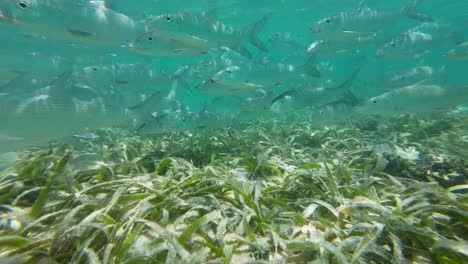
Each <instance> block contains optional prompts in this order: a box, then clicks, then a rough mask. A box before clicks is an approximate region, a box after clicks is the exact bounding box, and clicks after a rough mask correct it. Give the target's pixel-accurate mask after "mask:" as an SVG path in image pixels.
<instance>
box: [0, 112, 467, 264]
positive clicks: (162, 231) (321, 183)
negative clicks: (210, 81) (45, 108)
mask: <svg viewBox="0 0 468 264" xmlns="http://www.w3.org/2000/svg"><path fill="white" fill-rule="evenodd" d="M466 131H468V118H467V117H466V116H465V115H461V114H448V113H447V114H439V115H435V116H430V117H415V116H411V115H399V116H393V117H388V118H380V117H379V118H373V117H367V118H364V119H360V120H350V121H347V122H344V121H342V122H337V123H329V124H312V123H310V122H308V121H307V120H305V119H301V118H297V119H293V118H288V119H286V118H285V119H283V120H280V119H275V120H259V121H258V122H255V123H254V122H252V123H246V124H243V125H240V126H238V127H226V128H222V129H212V130H209V129H196V130H190V131H174V132H170V133H164V134H156V135H138V134H136V133H135V132H130V131H127V130H124V129H119V128H108V129H100V130H96V131H94V132H93V133H95V134H96V135H97V137H93V138H88V139H86V138H73V137H72V138H68V139H64V140H61V141H57V142H51V143H50V144H49V146H47V147H43V148H39V147H38V148H29V149H26V150H24V151H22V152H18V153H17V161H15V162H5V161H3V164H1V163H0V167H1V168H2V169H1V171H2V172H1V173H0V204H1V207H0V217H1V219H0V220H1V222H0V223H1V225H0V263H2V264H4V263H102V264H109V263H468V243H467V242H466V241H467V240H468V225H467V224H468V213H467V212H468V204H467V202H468V192H467V190H468V184H467V166H466V164H465V163H464V160H467V159H468V134H466V133H467V132H466Z"/></svg>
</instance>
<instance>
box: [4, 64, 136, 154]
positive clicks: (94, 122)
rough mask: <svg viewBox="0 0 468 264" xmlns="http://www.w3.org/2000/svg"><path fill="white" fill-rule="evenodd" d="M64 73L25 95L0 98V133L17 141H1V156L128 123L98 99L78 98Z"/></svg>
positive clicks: (69, 74)
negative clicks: (85, 132) (80, 133)
mask: <svg viewBox="0 0 468 264" xmlns="http://www.w3.org/2000/svg"><path fill="white" fill-rule="evenodd" d="M70 76H71V73H70V72H65V73H63V74H61V75H60V76H59V77H57V78H56V79H55V80H54V81H53V82H51V83H50V84H49V85H46V86H42V85H41V84H36V86H37V85H40V86H38V87H34V88H31V89H30V90H31V91H30V92H29V93H28V94H18V93H9V94H7V95H6V96H2V97H0V119H1V120H2V122H1V125H0V130H1V131H2V133H5V134H7V135H10V136H12V137H14V138H18V140H13V141H12V140H8V141H4V142H2V141H0V152H3V151H11V150H20V149H22V148H24V147H28V146H33V145H43V144H46V143H47V141H49V140H54V139H60V138H61V137H64V136H67V135H71V134H74V133H79V132H82V131H84V130H86V129H87V128H90V129H93V128H100V127H106V126H112V125H119V124H122V123H123V122H125V120H126V119H127V117H126V115H125V112H124V111H123V109H122V108H119V109H112V111H110V109H109V108H107V107H106V105H105V104H104V102H103V100H102V98H100V97H97V96H91V97H87V98H86V99H84V98H82V97H83V96H81V97H79V96H78V95H79V94H81V91H80V90H81V89H80V88H74V87H73V86H72V85H71V84H70V83H69V78H70Z"/></svg>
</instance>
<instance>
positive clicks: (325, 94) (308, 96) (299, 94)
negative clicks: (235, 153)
mask: <svg viewBox="0 0 468 264" xmlns="http://www.w3.org/2000/svg"><path fill="white" fill-rule="evenodd" d="M359 71H360V68H359V69H357V70H356V71H354V72H353V74H352V75H351V76H350V77H349V78H348V79H347V80H345V81H344V82H343V83H342V84H340V85H339V86H338V87H336V88H325V87H310V86H305V87H298V88H295V89H291V90H287V91H285V92H283V93H281V94H279V95H278V96H277V97H276V98H274V99H273V101H272V102H271V105H270V110H271V111H274V112H286V111H295V110H301V109H304V108H307V107H319V106H322V105H326V104H329V103H331V102H336V101H341V100H347V101H350V102H354V101H356V100H357V99H356V97H355V96H354V94H353V93H352V92H351V91H350V90H349V88H350V86H351V84H352V82H353V81H354V79H356V77H357V76H358V74H359Z"/></svg>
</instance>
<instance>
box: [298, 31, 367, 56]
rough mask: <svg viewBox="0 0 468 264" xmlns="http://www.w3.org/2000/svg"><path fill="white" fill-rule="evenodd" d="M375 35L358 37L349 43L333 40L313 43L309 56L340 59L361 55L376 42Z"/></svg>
mask: <svg viewBox="0 0 468 264" xmlns="http://www.w3.org/2000/svg"><path fill="white" fill-rule="evenodd" d="M374 37H375V34H374V35H370V36H368V37H356V38H354V39H353V40H349V41H347V42H340V41H333V40H317V41H315V42H312V43H311V44H310V45H309V46H308V47H307V54H308V55H309V56H322V57H332V58H334V57H340V56H347V55H352V54H353V53H354V54H355V53H359V52H360V51H361V50H362V49H365V48H367V47H368V46H369V45H370V44H371V43H372V40H374Z"/></svg>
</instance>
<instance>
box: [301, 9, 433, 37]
mask: <svg viewBox="0 0 468 264" xmlns="http://www.w3.org/2000/svg"><path fill="white" fill-rule="evenodd" d="M418 3H419V1H417V0H415V1H411V2H410V3H409V4H408V5H406V6H405V7H403V8H401V9H400V10H396V11H377V10H372V9H370V8H366V7H363V6H361V7H359V8H358V9H356V10H352V11H343V12H340V13H338V14H336V15H333V16H330V17H326V18H323V19H320V20H319V21H317V22H316V23H315V24H314V25H313V26H312V27H311V28H310V32H311V33H312V34H314V35H318V36H320V38H321V39H324V40H334V41H344V42H346V41H348V40H355V39H356V38H369V37H371V36H373V35H375V34H376V33H378V32H381V31H382V30H384V29H385V28H388V27H390V26H392V25H394V24H395V22H398V21H399V20H401V19H402V18H410V19H414V20H417V21H422V22H432V21H433V20H434V19H433V18H432V17H431V16H429V15H425V14H421V13H417V11H416V6H417V5H418Z"/></svg>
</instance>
